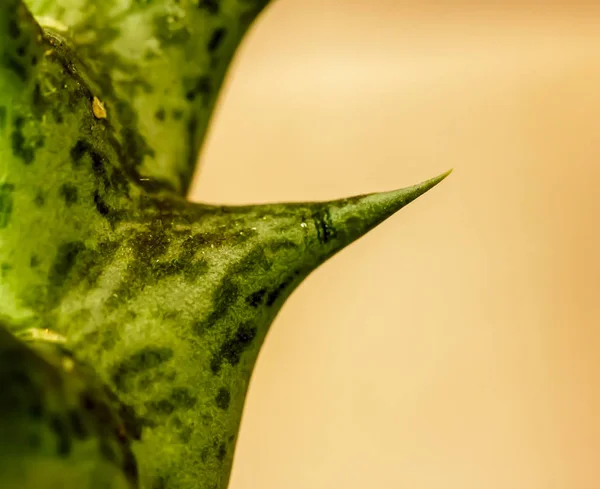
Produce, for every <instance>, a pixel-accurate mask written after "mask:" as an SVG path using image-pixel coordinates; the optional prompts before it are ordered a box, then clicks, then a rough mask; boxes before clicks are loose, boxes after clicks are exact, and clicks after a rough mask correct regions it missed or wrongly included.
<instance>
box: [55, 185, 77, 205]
mask: <svg viewBox="0 0 600 489" xmlns="http://www.w3.org/2000/svg"><path fill="white" fill-rule="evenodd" d="M59 192H60V195H61V197H62V198H63V199H64V200H65V204H67V206H71V205H72V204H76V203H77V187H76V186H75V185H71V184H68V183H63V184H62V185H61V187H60V191H59Z"/></svg>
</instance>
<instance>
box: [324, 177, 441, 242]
mask: <svg viewBox="0 0 600 489" xmlns="http://www.w3.org/2000/svg"><path fill="white" fill-rule="evenodd" d="M451 172H452V170H449V171H447V172H445V173H442V174H441V175H439V176H437V177H435V178H431V179H429V180H425V181H424V182H421V183H419V184H417V185H413V186H411V187H406V188H402V189H398V190H392V191H389V192H378V193H372V194H367V195H361V196H357V197H351V198H349V199H342V200H338V201H334V202H331V203H329V206H328V207H329V215H330V219H331V223H332V226H333V228H334V229H335V230H336V231H337V234H339V235H340V239H339V241H338V246H339V248H338V249H341V248H343V247H345V246H347V245H348V244H350V243H351V242H353V241H354V240H356V239H358V238H360V237H361V236H363V235H364V234H366V233H367V232H368V231H370V230H371V229H373V228H374V227H375V226H377V225H378V224H380V223H381V222H383V221H385V220H386V219H387V218H388V217H390V216H392V215H393V214H395V213H396V212H397V211H399V210H400V209H402V208H403V207H404V206H406V205H407V204H409V203H410V202H412V201H413V200H415V199H416V198H417V197H419V196H421V195H423V194H424V193H425V192H427V191H428V190H430V189H432V188H433V187H435V186H436V185H437V184H438V183H440V182H441V181H442V180H444V178H446V177H447V176H448V175H449V174H450V173H451Z"/></svg>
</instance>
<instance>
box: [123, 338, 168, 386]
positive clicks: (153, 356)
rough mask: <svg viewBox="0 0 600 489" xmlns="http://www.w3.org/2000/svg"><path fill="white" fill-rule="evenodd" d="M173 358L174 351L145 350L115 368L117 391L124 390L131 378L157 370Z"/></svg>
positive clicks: (163, 349) (150, 348) (151, 348)
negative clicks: (147, 371)
mask: <svg viewBox="0 0 600 489" xmlns="http://www.w3.org/2000/svg"><path fill="white" fill-rule="evenodd" d="M171 358H173V350H171V349H170V348H154V347H147V348H143V349H142V350H140V351H138V352H136V353H134V354H133V355H131V356H130V357H129V358H127V359H126V360H124V361H123V362H121V363H119V364H117V365H116V366H115V367H114V368H113V373H112V380H113V382H114V384H115V386H116V387H117V389H119V390H122V389H123V388H125V387H126V383H127V380H128V379H129V378H131V377H134V376H136V375H138V374H139V373H141V372H144V371H146V370H150V369H153V368H156V367H158V366H160V365H162V364H163V363H165V362H167V361H169V360H170V359H171Z"/></svg>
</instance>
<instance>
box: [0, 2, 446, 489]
mask: <svg viewBox="0 0 600 489" xmlns="http://www.w3.org/2000/svg"><path fill="white" fill-rule="evenodd" d="M27 3H28V6H29V7H30V8H31V11H32V12H33V13H34V14H35V18H34V16H33V15H32V14H31V13H30V11H29V10H28V8H27V7H26V5H25V4H24V3H22V2H21V1H19V0H4V1H3V2H2V3H1V4H0V60H1V64H0V379H1V380H2V386H3V389H5V392H7V393H8V394H7V395H6V396H5V397H4V398H3V400H2V401H0V434H3V435H5V436H0V486H1V487H15V488H17V487H18V488H32V489H33V488H35V489H45V488H48V489H50V488H55V487H56V488H59V487H60V488H66V489H69V488H73V489H75V488H84V489H85V488H88V487H89V488H94V489H95V488H105V487H106V488H109V487H110V488H113V487H114V488H121V487H123V488H126V487H132V488H133V487H140V488H144V489H188V488H191V489H194V488H198V489H224V488H226V487H227V484H228V480H229V474H230V471H231V464H232V460H233V454H234V448H235V443H236V437H237V434H238V430H239V425H240V420H241V414H242V409H243V405H244V399H245V396H246V391H247V387H248V382H249V379H250V376H251V373H252V369H253V366H254V364H255V361H256V358H257V355H258V352H259V349H260V346H261V344H262V343H263V341H264V338H265V336H266V334H267V331H268V329H269V326H270V324H271V323H272V321H273V319H274V317H275V316H276V314H277V312H278V310H279V309H280V308H281V306H282V304H283V303H284V301H285V300H286V298H287V297H288V296H289V295H290V293H291V292H292V291H293V290H294V288H295V287H296V286H297V285H298V284H299V283H300V282H301V281H302V280H303V279H304V278H305V277H306V276H307V275H308V274H309V273H310V272H311V271H313V270H314V269H315V268H316V267H318V266H319V265H320V264H322V263H323V262H324V261H325V260H327V259H328V258H329V257H331V256H332V255H334V254H335V253H337V252H338V251H340V250H341V249H342V248H344V247H345V246H347V245H348V244H350V243H351V242H353V241H355V240H356V239H358V238H360V237H361V236H363V235H364V234H365V233H366V232H367V231H369V230H370V229H372V228H373V227H374V226H376V225H377V224H379V223H380V222H382V221H383V220H385V219H386V218H388V217H389V216H391V215H392V214H394V213H395V212H396V211H398V210H399V209H401V208H402V207H404V206H405V205H406V204H408V203H409V202H411V201H412V200H414V199H415V198H417V197H418V196H420V195H421V194H423V193H424V192H426V191H427V190H429V189H431V188H432V187H433V186H435V185H436V184H437V183H439V182H440V181H441V180H442V179H444V178H445V177H446V176H447V174H448V173H444V174H442V175H440V176H438V177H436V178H433V179H431V180H427V181H425V182H423V183H421V184H419V185H415V186H413V187H409V188H405V189H401V190H396V191H391V192H384V193H376V194H367V195H362V196H356V197H352V198H348V199H341V200H336V201H331V202H318V203H288V204H265V205H252V206H212V205H207V204H196V203H191V202H189V201H187V200H186V198H185V194H186V192H187V190H188V188H189V185H190V181H191V177H192V174H193V172H194V169H195V162H196V161H197V157H198V152H199V150H200V147H201V145H202V141H203V139H204V136H205V134H206V130H207V127H208V123H209V120H210V116H211V113H212V111H213V109H214V106H215V101H216V97H217V95H218V92H219V88H220V87H221V84H222V82H223V78H224V76H225V73H226V70H227V68H228V66H229V65H230V62H231V60H232V57H233V54H234V52H235V51H236V48H237V47H238V45H239V43H240V41H241V40H242V37H243V36H244V34H245V32H246V31H247V29H248V27H249V26H250V24H251V22H252V21H253V19H254V18H255V17H256V16H257V15H258V14H259V12H260V11H261V10H262V9H263V7H265V4H266V3H267V2H266V1H250V0H246V1H243V0H222V1H218V0H196V1H193V2H192V1H186V0H180V1H177V0H154V1H152V0H145V1H144V0H137V1H134V0H129V1H128V0H105V1H104V2H96V1H92V0H55V1H48V0H44V1H42V0H37V1H36V0H31V1H29V2H27ZM35 19H39V23H38V22H37V21H36V20H35ZM40 24H41V25H43V27H40ZM3 401H4V402H3Z"/></svg>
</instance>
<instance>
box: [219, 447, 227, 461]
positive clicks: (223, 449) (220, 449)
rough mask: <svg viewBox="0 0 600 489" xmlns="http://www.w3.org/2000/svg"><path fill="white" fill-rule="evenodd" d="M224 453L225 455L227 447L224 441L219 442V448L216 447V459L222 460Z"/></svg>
mask: <svg viewBox="0 0 600 489" xmlns="http://www.w3.org/2000/svg"><path fill="white" fill-rule="evenodd" d="M225 455H227V447H226V446H225V443H221V444H220V445H219V448H217V460H218V461H219V462H222V461H223V460H224V459H225Z"/></svg>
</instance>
